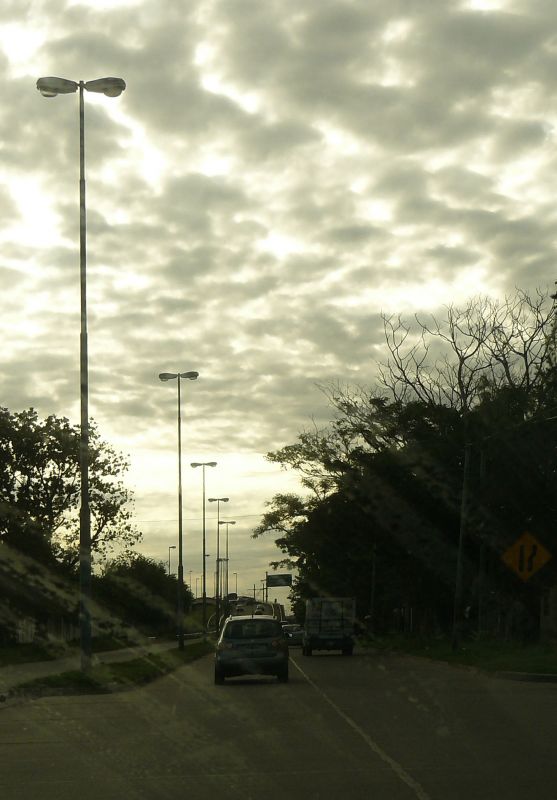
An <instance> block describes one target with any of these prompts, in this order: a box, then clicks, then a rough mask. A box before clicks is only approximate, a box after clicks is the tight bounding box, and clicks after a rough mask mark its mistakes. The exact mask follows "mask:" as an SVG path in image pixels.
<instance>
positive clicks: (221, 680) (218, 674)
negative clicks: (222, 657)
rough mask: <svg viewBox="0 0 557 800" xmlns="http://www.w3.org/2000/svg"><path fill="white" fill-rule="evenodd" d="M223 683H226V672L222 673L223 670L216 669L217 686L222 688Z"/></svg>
mask: <svg viewBox="0 0 557 800" xmlns="http://www.w3.org/2000/svg"><path fill="white" fill-rule="evenodd" d="M223 683H224V672H223V671H222V669H218V668H217V667H215V684H216V685H217V686H222V684H223Z"/></svg>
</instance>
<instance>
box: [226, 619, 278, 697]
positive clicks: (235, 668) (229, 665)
mask: <svg viewBox="0 0 557 800" xmlns="http://www.w3.org/2000/svg"><path fill="white" fill-rule="evenodd" d="M288 658H289V656H288V643H287V640H286V636H285V635H284V633H283V630H282V626H281V624H280V622H279V621H278V620H277V619H275V618H274V617H272V616H257V617H255V616H253V615H251V614H250V615H249V616H235V617H229V618H228V619H227V620H226V622H225V623H224V626H223V629H222V632H221V635H220V637H219V640H218V642H217V648H216V651H215V683H216V684H223V683H224V681H225V678H227V677H230V676H232V675H276V676H277V678H278V680H279V681H280V682H281V683H287V682H288Z"/></svg>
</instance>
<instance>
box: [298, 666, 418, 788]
mask: <svg viewBox="0 0 557 800" xmlns="http://www.w3.org/2000/svg"><path fill="white" fill-rule="evenodd" d="M290 661H291V662H292V663H293V664H294V666H295V667H296V669H297V670H299V671H300V672H301V673H302V675H303V676H304V678H305V679H306V681H307V682H308V683H309V684H310V685H311V686H313V688H314V689H315V691H316V692H318V693H319V694H320V695H321V697H322V698H323V699H324V700H326V701H327V703H328V704H329V705H330V706H331V707H332V708H334V710H335V711H336V712H337V714H338V715H339V717H342V719H343V720H344V721H345V722H346V723H347V724H348V725H350V727H351V728H352V730H354V731H356V733H358V734H359V735H360V736H361V737H362V739H363V740H364V742H365V743H366V744H367V746H368V747H369V748H370V750H372V751H373V752H374V753H375V755H376V756H378V757H379V758H380V759H381V761H383V762H384V763H385V764H388V765H389V767H390V768H391V769H392V770H393V772H394V773H395V775H396V776H397V778H399V779H400V780H401V781H402V782H403V783H405V784H406V785H407V786H409V787H410V789H412V791H413V792H414V794H415V795H416V797H417V798H419V800H431V797H430V796H429V795H428V793H427V792H426V791H425V789H424V788H423V786H421V784H419V783H418V781H416V780H414V778H413V777H412V776H411V775H409V774H408V773H407V772H406V770H405V769H404V767H403V766H402V765H401V764H399V763H398V761H395V759H394V758H391V756H390V755H388V754H387V753H386V752H385V751H384V750H383V748H382V747H380V746H379V745H378V744H377V742H374V741H373V739H372V738H371V736H368V734H367V733H366V732H365V731H364V730H362V728H360V726H359V725H358V724H357V723H356V722H354V720H353V719H352V718H351V717H349V716H348V714H346V713H345V712H344V711H343V710H342V709H341V708H339V707H338V706H337V704H336V703H335V702H333V700H331V698H330V697H329V696H328V695H326V694H325V692H324V691H323V689H320V688H319V686H318V685H317V684H316V683H315V682H314V681H312V679H311V678H310V677H309V675H306V673H305V672H304V670H303V669H302V668H301V666H300V665H299V664H298V663H297V662H296V661H294V659H293V658H292V656H290Z"/></svg>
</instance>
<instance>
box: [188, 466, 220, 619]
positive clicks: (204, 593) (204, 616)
mask: <svg viewBox="0 0 557 800" xmlns="http://www.w3.org/2000/svg"><path fill="white" fill-rule="evenodd" d="M190 466H191V467H193V468H194V469H195V468H196V467H201V468H202V472H203V584H202V586H203V633H205V628H206V625H207V592H206V589H205V581H206V578H207V575H206V570H205V566H206V563H207V562H206V560H205V542H206V537H205V467H216V466H217V462H216V461H193V462H192V463H191V464H190Z"/></svg>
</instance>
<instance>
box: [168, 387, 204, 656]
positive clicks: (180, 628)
mask: <svg viewBox="0 0 557 800" xmlns="http://www.w3.org/2000/svg"><path fill="white" fill-rule="evenodd" d="M198 377H199V372H161V373H159V379H160V380H161V381H172V380H177V381H178V602H177V614H178V647H179V648H180V650H183V649H184V555H183V544H182V542H183V532H182V411H181V388H180V386H181V383H180V382H181V380H182V379H183V380H188V381H195V380H197V378H198Z"/></svg>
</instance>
